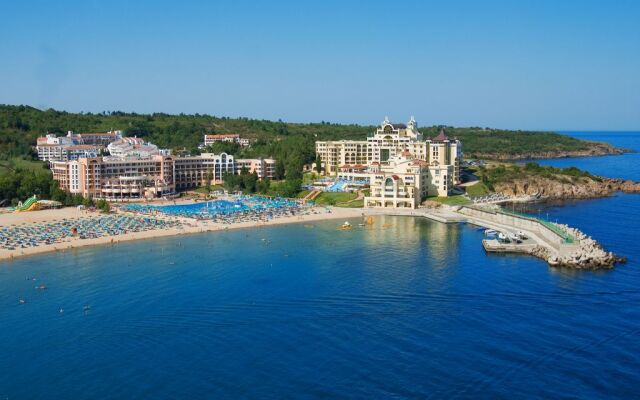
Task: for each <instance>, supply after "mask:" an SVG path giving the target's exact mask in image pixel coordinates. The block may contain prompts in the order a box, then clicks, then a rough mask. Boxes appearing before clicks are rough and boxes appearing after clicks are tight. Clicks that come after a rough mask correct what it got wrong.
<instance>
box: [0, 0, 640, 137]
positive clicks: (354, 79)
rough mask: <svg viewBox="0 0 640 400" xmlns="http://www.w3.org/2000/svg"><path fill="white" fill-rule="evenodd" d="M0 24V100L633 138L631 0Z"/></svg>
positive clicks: (16, 6) (265, 7) (165, 11)
mask: <svg viewBox="0 0 640 400" xmlns="http://www.w3.org/2000/svg"><path fill="white" fill-rule="evenodd" d="M129 3H134V4H129ZM0 15H1V16H2V18H1V19H0V20H1V21H2V23H1V24H0V103H8V104H29V105H33V106H36V107H40V108H46V107H53V108H57V109H64V110H68V111H93V112H97V111H103V110H122V111H136V112H154V111H162V112H170V113H179V112H184V113H196V112H198V113H208V114H214V115H224V116H232V117H234V116H247V117H252V118H265V119H278V118H281V119H283V120H285V121H297V122H315V121H322V120H324V121H331V122H343V123H348V122H356V123H363V124H372V123H378V122H379V121H381V120H382V118H383V117H384V116H385V115H388V116H389V117H390V118H391V119H392V120H396V121H405V120H407V119H408V118H409V116H410V115H415V116H416V119H417V120H418V122H419V123H420V124H421V125H433V124H449V125H455V126H491V127H503V128H521V129H593V130H597V129H611V130H632V129H640V1H623V0H616V1H600V2H596V1H586V0H585V1H568V0H567V1H533V0H532V1H524V0H523V1H517V0H512V1H491V0H487V1H446V2H445V1H393V2H391V1H388V2H381V1H316V2H312V1H302V0H301V1H279V2H277V1H274V2H267V1H260V2H258V1H255V2H249V1H228V2H227V1H211V2H209V1H171V2H169V1H166V2H165V1H154V2H143V1H137V2H134V1H131V2H126V1H106V0H105V1H77V2H75V1H40V2H38V1H36V2H31V1H30V2H27V1H24V2H23V1H11V2H4V3H3V5H2V7H1V8H0Z"/></svg>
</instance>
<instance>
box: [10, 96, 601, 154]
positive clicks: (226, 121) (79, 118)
mask: <svg viewBox="0 0 640 400" xmlns="http://www.w3.org/2000/svg"><path fill="white" fill-rule="evenodd" d="M439 128H440V127H439V126H431V127H421V128H420V130H421V131H422V132H423V133H424V134H425V135H426V136H429V137H432V136H435V135H436V134H437V132H438V129H439ZM111 129H119V130H123V131H125V132H126V134H127V135H128V136H133V135H137V136H139V137H144V138H145V139H147V140H149V141H151V142H153V143H155V144H157V145H159V146H161V147H168V148H174V149H176V148H183V147H184V148H187V149H188V150H191V151H192V152H195V151H196V148H197V146H198V144H199V143H200V142H202V135H203V134H207V133H211V134H212V133H238V134H240V135H242V136H244V137H248V138H251V139H254V140H256V143H255V145H254V146H252V148H251V150H249V151H247V152H246V154H243V155H244V156H250V157H252V156H276V155H280V156H284V158H287V159H289V158H290V157H289V156H290V154H289V153H291V152H292V151H293V152H295V153H296V156H298V157H299V158H301V160H299V161H302V162H304V163H306V162H311V161H313V158H314V157H313V153H314V142H315V140H332V139H364V138H365V137H366V135H367V134H369V133H371V132H373V131H374V130H375V127H374V126H361V125H341V124H332V123H328V122H320V123H309V124H301V123H285V122H281V121H275V122H274V121H266V120H255V119H249V118H227V117H214V116H210V115H200V114H194V115H185V114H179V115H168V114H163V113H155V114H135V113H123V112H119V111H114V112H108V113H102V114H92V113H68V112H64V111H56V110H52V109H49V110H45V111H42V110H38V109H36V108H33V107H29V106H10V105H0V154H2V156H5V157H12V156H16V155H26V154H28V153H29V151H30V146H31V145H33V144H34V143H35V139H36V137H37V136H39V135H41V134H43V133H45V132H52V133H60V134H62V133H64V132H66V131H67V130H73V131H76V132H94V131H107V130H111ZM447 133H448V135H449V136H451V137H457V138H459V139H460V140H462V142H463V147H464V151H465V154H466V155H467V156H471V157H475V156H478V157H488V158H511V157H516V158H517V157H525V156H529V155H535V154H543V153H549V154H551V155H553V154H554V153H558V154H559V153H562V152H581V151H589V150H590V149H593V148H594V146H595V145H594V143H593V142H587V141H583V140H578V139H575V138H571V137H568V136H564V135H559V134H557V133H551V132H527V131H508V130H498V129H489V128H477V127H475V128H455V127H447ZM595 147H598V146H595ZM291 158H293V157H291ZM297 163H298V162H296V164H297Z"/></svg>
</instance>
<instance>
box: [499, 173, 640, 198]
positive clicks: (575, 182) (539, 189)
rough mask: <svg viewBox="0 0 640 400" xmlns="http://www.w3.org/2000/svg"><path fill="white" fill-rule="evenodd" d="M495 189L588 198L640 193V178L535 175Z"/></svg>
mask: <svg viewBox="0 0 640 400" xmlns="http://www.w3.org/2000/svg"><path fill="white" fill-rule="evenodd" d="M494 189H495V191H496V192H498V193H502V194H504V195H506V196H510V197H512V196H524V195H535V194H538V195H542V196H543V197H546V198H548V199H552V200H556V199H557V200H564V199H587V198H595V197H605V196H610V195H612V194H613V193H615V192H626V193H640V182H633V181H629V180H623V179H610V178H599V179H593V178H589V177H579V178H574V177H567V176H563V175H557V176H553V177H544V176H536V175H533V176H531V177H528V178H520V179H515V180H513V181H507V182H500V183H497V184H494Z"/></svg>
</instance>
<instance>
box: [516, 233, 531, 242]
mask: <svg viewBox="0 0 640 400" xmlns="http://www.w3.org/2000/svg"><path fill="white" fill-rule="evenodd" d="M516 236H518V239H520V240H527V239H528V238H527V235H525V234H524V232H522V231H518V232H516Z"/></svg>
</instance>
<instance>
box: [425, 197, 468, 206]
mask: <svg viewBox="0 0 640 400" xmlns="http://www.w3.org/2000/svg"><path fill="white" fill-rule="evenodd" d="M427 200H431V201H437V202H438V203H441V204H447V205H450V206H461V205H464V204H469V203H470V200H469V199H467V198H466V197H464V195H461V194H460V195H457V196H448V197H436V196H432V197H427Z"/></svg>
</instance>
